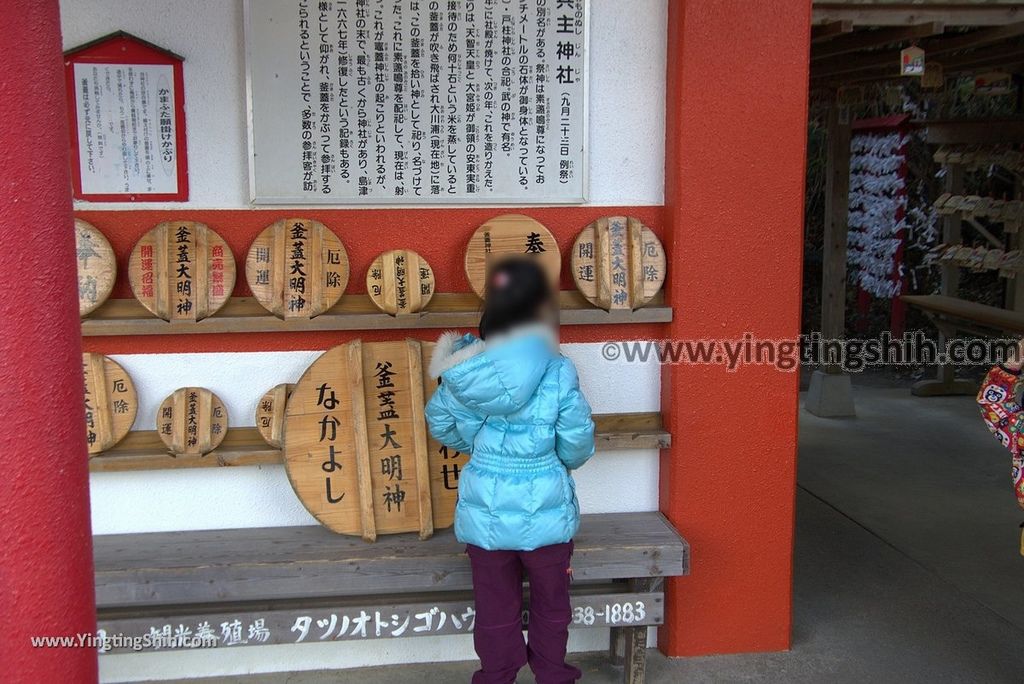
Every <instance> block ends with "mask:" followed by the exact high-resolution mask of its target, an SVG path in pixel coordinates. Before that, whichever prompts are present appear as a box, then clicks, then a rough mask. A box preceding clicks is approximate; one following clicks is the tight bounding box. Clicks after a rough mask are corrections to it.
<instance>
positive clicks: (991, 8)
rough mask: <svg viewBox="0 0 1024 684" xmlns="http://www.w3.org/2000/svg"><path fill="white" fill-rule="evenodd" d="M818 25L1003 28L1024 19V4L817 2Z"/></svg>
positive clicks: (815, 9)
mask: <svg viewBox="0 0 1024 684" xmlns="http://www.w3.org/2000/svg"><path fill="white" fill-rule="evenodd" d="M812 17H813V19H812V21H813V22H814V23H815V24H827V23H832V22H837V21H850V22H852V23H853V26H854V27H855V28H856V27H863V26H908V25H912V24H920V23H923V22H928V21H941V22H942V23H944V24H945V25H946V26H1002V25H1004V24H1011V23H1013V22H1015V21H1021V20H1024V3H1012V4H1011V3H995V2H988V3H978V2H976V3H964V2H961V3H954V4H945V3H942V4H939V3H935V4H934V5H932V4H928V5H926V4H923V3H909V2H907V3H893V4H879V3H875V4H865V3H858V4H851V3H849V2H815V3H814V9H813V13H812Z"/></svg>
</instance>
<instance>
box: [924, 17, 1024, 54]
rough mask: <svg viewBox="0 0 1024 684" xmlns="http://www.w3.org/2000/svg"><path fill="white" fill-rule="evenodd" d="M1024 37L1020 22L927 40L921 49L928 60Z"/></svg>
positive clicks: (1023, 25)
mask: <svg viewBox="0 0 1024 684" xmlns="http://www.w3.org/2000/svg"><path fill="white" fill-rule="evenodd" d="M1022 35H1024V21H1018V22H1016V23H1013V24H1007V25H1006V26H994V27H992V28H985V29H979V30H977V31H971V32H970V33H963V34H960V35H956V36H949V37H944V38H935V39H933V40H927V41H924V42H923V43H922V44H921V47H922V48H924V54H925V57H926V58H928V57H933V56H936V55H944V54H949V53H950V52H959V51H961V50H975V49H977V48H979V47H985V46H986V45H995V44H996V43H1002V42H1003V41H1005V40H1009V39H1011V38H1017V37H1018V36H1022Z"/></svg>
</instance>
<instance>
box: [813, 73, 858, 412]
mask: <svg viewBox="0 0 1024 684" xmlns="http://www.w3.org/2000/svg"><path fill="white" fill-rule="evenodd" d="M827 132H828V154H827V155H826V169H825V231H824V232H825V235H824V245H823V247H822V254H821V260H822V263H821V337H822V340H824V341H829V340H840V339H843V338H844V337H846V248H847V237H848V235H849V225H848V224H849V215H850V122H849V121H843V120H842V117H841V116H840V111H839V97H838V93H836V94H835V96H834V98H833V101H832V105H831V106H830V107H829V110H828V129H827ZM804 408H806V409H807V410H808V411H809V412H810V413H813V414H814V415H816V416H821V417H823V418H841V417H847V416H853V415H856V410H855V408H854V404H853V387H852V385H851V382H850V376H849V375H846V374H844V373H843V368H842V366H840V365H838V364H823V365H822V367H821V368H820V369H818V370H815V371H814V373H813V374H812V375H811V385H810V387H809V388H808V390H807V399H806V401H805V402H804Z"/></svg>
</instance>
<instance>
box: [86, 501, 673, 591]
mask: <svg viewBox="0 0 1024 684" xmlns="http://www.w3.org/2000/svg"><path fill="white" fill-rule="evenodd" d="M463 549H464V546H463V545H462V544H460V543H458V542H457V541H456V540H455V536H454V534H453V532H452V530H450V529H449V530H443V531H441V532H439V533H437V534H436V535H435V536H434V537H433V538H431V539H429V540H427V541H420V540H418V539H417V538H416V535H415V534H402V535H392V536H388V537H384V538H381V539H379V540H378V541H377V542H376V543H374V544H367V543H365V542H363V541H361V540H360V539H358V538H355V537H348V536H343V535H336V534H333V533H332V532H330V531H329V530H327V529H325V528H323V527H320V526H313V527H273V528H251V529H240V530H205V531H193V532H160V533H148V534H126V535H106V536H97V537H96V538H95V539H94V551H95V564H96V600H97V605H98V607H99V608H100V609H103V608H112V607H128V606H147V605H149V606H152V605H173V604H179V603H186V604H187V603H215V602H221V601H250V600H252V601H258V600H273V599H289V598H313V597H323V596H358V595H364V594H380V593H403V592H415V591H427V590H441V589H443V590H465V589H469V588H470V587H471V582H470V572H469V562H468V560H467V559H466V556H465V554H464V553H463ZM573 570H574V573H575V577H576V578H577V579H580V580H605V579H617V578H632V577H652V576H653V577H657V576H668V575H681V574H686V573H687V572H688V570H689V546H688V545H687V543H686V541H685V540H683V539H682V538H681V537H680V536H679V534H678V533H677V532H676V531H675V530H674V529H673V528H672V526H671V525H669V523H668V522H667V521H666V520H665V518H664V517H663V516H662V515H661V514H660V513H605V514H596V515H586V516H583V520H582V524H581V526H580V532H579V534H578V535H577V537H576V552H575V554H574V557H573Z"/></svg>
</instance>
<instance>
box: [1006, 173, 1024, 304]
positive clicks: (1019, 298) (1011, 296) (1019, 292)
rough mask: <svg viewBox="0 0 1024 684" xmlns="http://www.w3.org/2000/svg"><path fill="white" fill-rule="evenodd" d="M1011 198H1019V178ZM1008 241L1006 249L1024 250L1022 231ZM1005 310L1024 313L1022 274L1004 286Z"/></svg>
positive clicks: (1023, 280)
mask: <svg viewBox="0 0 1024 684" xmlns="http://www.w3.org/2000/svg"><path fill="white" fill-rule="evenodd" d="M1013 198H1014V199H1015V200H1019V199H1020V198H1021V180H1020V177H1017V179H1016V180H1015V181H1014V183H1013ZM1005 232H1006V231H1005V230H1004V233H1005ZM1010 240H1011V244H1012V245H1013V247H1009V248H1007V249H1021V248H1024V231H1021V230H1018V231H1017V232H1016V233H1014V234H1013V235H1012V236H1011V238H1010ZM1006 308H1007V309H1012V310H1013V311H1024V273H1018V274H1017V277H1015V278H1010V279H1009V280H1008V282H1007V286H1006Z"/></svg>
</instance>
